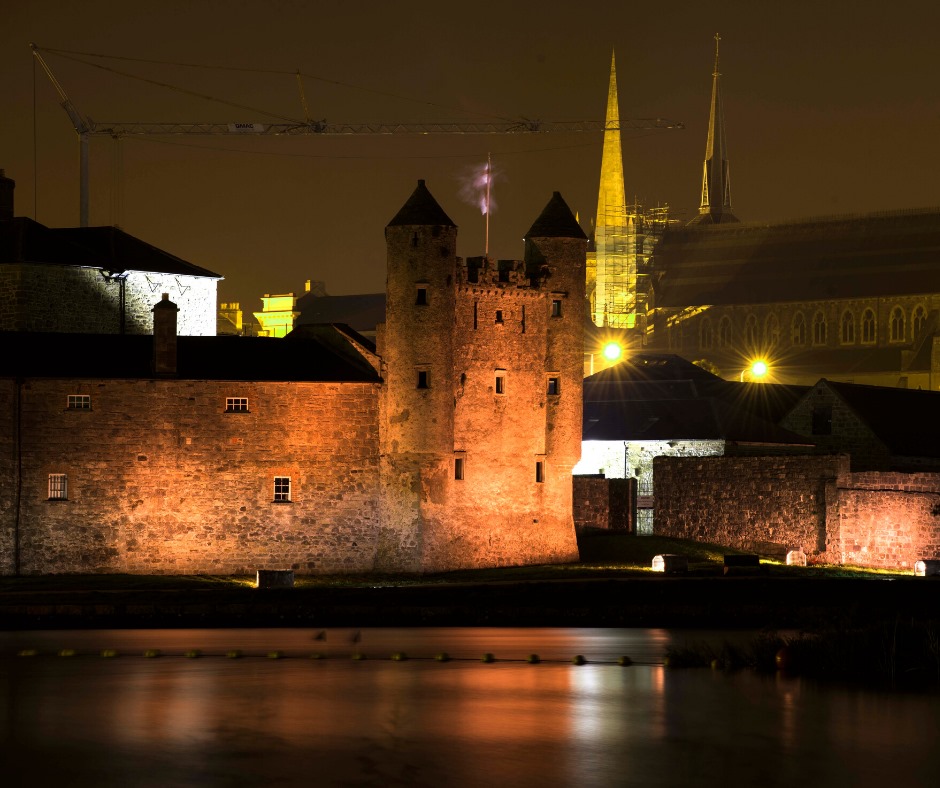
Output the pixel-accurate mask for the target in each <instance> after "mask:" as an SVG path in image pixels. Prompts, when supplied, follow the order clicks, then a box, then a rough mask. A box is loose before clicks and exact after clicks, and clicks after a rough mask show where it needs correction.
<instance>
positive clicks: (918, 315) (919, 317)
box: [911, 304, 927, 339]
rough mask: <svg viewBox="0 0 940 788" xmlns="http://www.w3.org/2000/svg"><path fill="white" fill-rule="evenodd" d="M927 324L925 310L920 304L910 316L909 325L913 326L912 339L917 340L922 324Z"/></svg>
mask: <svg viewBox="0 0 940 788" xmlns="http://www.w3.org/2000/svg"><path fill="white" fill-rule="evenodd" d="M926 322H927V310H926V309H925V308H924V306H923V305H922V304H919V305H918V306H917V308H916V309H915V310H914V314H913V315H912V316H911V323H912V324H913V326H914V337H913V338H914V339H917V336H918V335H919V334H920V332H921V329H923V327H924V323H926Z"/></svg>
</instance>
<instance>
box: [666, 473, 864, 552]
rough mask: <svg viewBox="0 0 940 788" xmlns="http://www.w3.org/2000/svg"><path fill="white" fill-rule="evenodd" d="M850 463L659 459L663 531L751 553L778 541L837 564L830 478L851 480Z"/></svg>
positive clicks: (667, 533)
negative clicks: (754, 548) (833, 554)
mask: <svg viewBox="0 0 940 788" xmlns="http://www.w3.org/2000/svg"><path fill="white" fill-rule="evenodd" d="M848 462H849V461H848V457H846V456H832V457H812V456H803V457H707V458H698V459H691V458H688V459H687V458H682V457H657V458H656V459H655V460H654V461H653V467H654V476H655V478H656V487H655V491H654V496H655V509H656V533H658V534H662V535H664V536H674V537H679V538H683V539H695V540H697V541H702V542H715V543H717V544H722V545H727V546H730V547H739V548H744V549H750V546H751V545H753V544H755V543H772V544H777V545H783V546H785V547H787V548H789V549H799V550H802V551H803V552H804V553H806V555H807V556H808V557H814V558H815V559H816V560H825V561H830V560H833V558H832V557H831V556H829V555H828V554H829V552H830V551H835V552H837V551H838V549H839V546H838V542H837V539H838V535H837V533H833V532H832V528H834V527H835V522H834V518H830V517H829V515H828V510H829V507H830V506H831V505H832V503H833V502H832V501H828V500H827V496H826V481H827V480H834V479H839V478H844V477H845V476H846V475H847V474H848V470H849V468H848ZM827 520H828V521H829V523H830V525H829V528H827ZM836 560H837V559H836Z"/></svg>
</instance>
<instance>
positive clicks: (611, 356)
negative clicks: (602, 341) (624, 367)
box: [602, 342, 623, 361]
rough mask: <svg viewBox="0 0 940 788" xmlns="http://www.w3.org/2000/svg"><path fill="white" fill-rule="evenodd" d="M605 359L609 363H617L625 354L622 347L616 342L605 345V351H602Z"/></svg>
mask: <svg viewBox="0 0 940 788" xmlns="http://www.w3.org/2000/svg"><path fill="white" fill-rule="evenodd" d="M602 353H603V354H604V358H606V359H607V360H608V361H616V360H617V359H619V358H620V356H621V355H622V354H623V348H621V347H620V345H618V344H617V343H616V342H608V343H607V344H606V345H604V350H603V351H602Z"/></svg>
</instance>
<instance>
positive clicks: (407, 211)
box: [386, 180, 457, 227]
mask: <svg viewBox="0 0 940 788" xmlns="http://www.w3.org/2000/svg"><path fill="white" fill-rule="evenodd" d="M402 225H421V226H428V225H438V226H442V227H456V226H457V225H455V224H454V223H453V222H452V221H451V218H450V217H449V216H448V215H447V214H446V213H444V209H443V208H441V206H440V205H438V202H437V200H435V199H434V197H433V196H432V195H431V192H429V191H428V187H427V186H425V184H424V180H419V181H418V186H417V188H415V190H414V191H413V192H412V193H411V196H410V197H409V198H408V200H407V201H406V202H405V204H404V205H403V206H402V207H401V210H400V211H399V212H398V213H396V214H395V216H394V218H393V219H392V220H391V221H390V222H389V223H388V224H387V225H386V226H387V227H401V226H402Z"/></svg>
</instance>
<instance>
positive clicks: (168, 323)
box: [151, 293, 180, 377]
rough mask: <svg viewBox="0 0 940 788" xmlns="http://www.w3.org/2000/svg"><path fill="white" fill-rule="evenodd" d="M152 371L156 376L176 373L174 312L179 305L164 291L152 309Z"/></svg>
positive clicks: (167, 375)
mask: <svg viewBox="0 0 940 788" xmlns="http://www.w3.org/2000/svg"><path fill="white" fill-rule="evenodd" d="M151 311H152V312H153V372H154V374H155V375H156V376H157V377H174V376H175V375H176V313H177V312H179V311H180V310H179V307H178V306H177V305H176V304H174V303H173V302H172V301H171V300H170V294H169V293H164V294H163V298H162V300H160V301H158V302H157V303H156V304H154V306H153V309H152V310H151Z"/></svg>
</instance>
